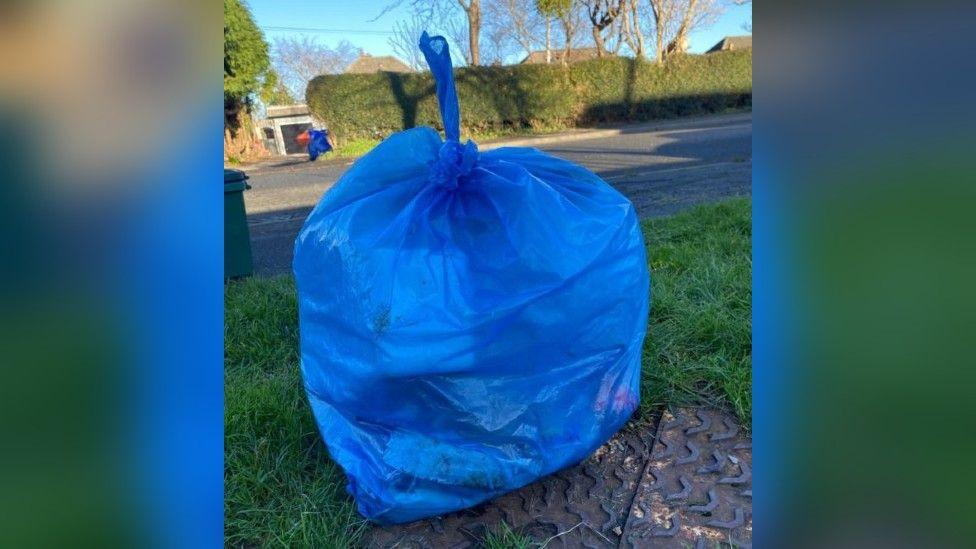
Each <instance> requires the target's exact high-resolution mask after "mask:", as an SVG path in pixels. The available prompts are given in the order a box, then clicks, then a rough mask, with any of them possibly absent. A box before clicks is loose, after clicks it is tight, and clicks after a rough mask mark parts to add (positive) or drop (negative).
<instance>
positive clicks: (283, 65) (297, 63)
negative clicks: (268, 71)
mask: <svg viewBox="0 0 976 549" xmlns="http://www.w3.org/2000/svg"><path fill="white" fill-rule="evenodd" d="M357 55H358V50H357V49H356V48H355V47H354V46H353V45H352V44H350V43H349V42H347V41H345V40H343V41H342V42H339V44H338V45H336V47H335V48H334V49H333V48H329V47H328V46H325V45H322V44H319V43H318V41H317V40H316V39H315V38H312V37H309V36H305V35H301V36H289V37H279V38H276V39H275V41H274V47H273V48H272V54H271V61H272V64H273V65H274V69H275V72H277V73H278V76H279V79H280V82H281V84H283V85H284V87H285V88H286V89H287V90H288V92H289V93H290V94H291V96H292V97H295V98H299V97H305V87H306V86H307V85H308V81H309V80H311V79H312V78H315V77H316V76H318V75H320V74H334V73H340V72H342V71H343V70H345V68H346V67H347V66H349V64H350V63H352V62H353V61H354V60H355V59H356V56H357Z"/></svg>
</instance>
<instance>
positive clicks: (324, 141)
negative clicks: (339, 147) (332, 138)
mask: <svg viewBox="0 0 976 549" xmlns="http://www.w3.org/2000/svg"><path fill="white" fill-rule="evenodd" d="M331 150H332V145H330V144H329V136H328V130H308V159H309V160H315V159H316V158H318V157H319V155H320V154H323V153H327V152H329V151H331Z"/></svg>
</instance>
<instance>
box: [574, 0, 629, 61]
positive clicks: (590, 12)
mask: <svg viewBox="0 0 976 549" xmlns="http://www.w3.org/2000/svg"><path fill="white" fill-rule="evenodd" d="M626 1H627V0H582V4H583V6H584V7H585V8H586V15H587V17H588V18H589V20H590V24H591V25H592V27H591V30H592V32H593V43H594V44H595V45H596V54H597V56H598V57H603V54H604V53H606V51H607V48H606V40H605V39H604V37H603V31H604V29H606V28H607V27H610V26H611V25H613V22H614V21H616V20H617V17H618V16H620V14H621V13H623V11H624V9H625V6H626Z"/></svg>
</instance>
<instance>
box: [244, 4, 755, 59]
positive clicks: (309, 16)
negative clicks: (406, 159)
mask: <svg viewBox="0 0 976 549" xmlns="http://www.w3.org/2000/svg"><path fill="white" fill-rule="evenodd" d="M249 4H250V5H251V10H252V12H253V13H254V18H255V20H257V23H258V25H259V26H261V27H262V30H264V33H265V36H266V37H267V38H268V41H269V42H271V41H273V40H274V37H275V36H282V35H289V34H308V35H311V36H314V37H316V38H317V39H318V41H319V43H321V44H325V45H328V46H330V47H331V46H335V44H336V43H338V42H339V41H341V40H348V41H349V42H350V43H352V44H353V45H354V46H357V47H359V48H362V49H363V50H365V51H366V52H367V53H371V54H373V55H392V54H393V50H392V48H390V46H389V44H388V43H387V38H388V35H387V34H382V33H388V32H389V31H390V30H392V28H393V24H394V23H395V22H396V21H397V20H399V19H406V18H407V17H408V16H407V9H406V8H405V7H400V8H397V9H394V10H392V11H390V12H389V13H387V14H385V15H384V16H382V17H380V18H379V19H377V20H376V21H370V19H373V18H375V17H376V16H377V15H379V14H380V12H382V11H383V8H384V7H385V6H386V5H388V4H389V0H361V1H344V2H343V1H327V0H249ZM404 4H405V5H409V0H406V1H405V2H404ZM751 21H752V5H751V4H747V5H745V6H728V7H727V8H726V10H725V13H724V14H723V15H722V17H721V18H720V19H719V20H718V21H717V22H716V23H715V24H714V25H712V26H711V27H709V28H707V29H702V30H699V31H697V32H695V33H692V35H691V44H690V50H691V52H692V53H701V52H703V51H705V50H707V49H708V48H710V47H712V46H713V45H715V43H716V42H718V41H719V40H721V39H722V37H724V36H728V35H739V34H748V33H747V32H746V31H745V30H743V29H742V24H743V23H746V22H751ZM267 27H293V28H306V29H342V30H348V31H352V32H337V33H331V32H330V33H324V32H306V31H300V30H273V29H269V28H267ZM432 31H436V29H432Z"/></svg>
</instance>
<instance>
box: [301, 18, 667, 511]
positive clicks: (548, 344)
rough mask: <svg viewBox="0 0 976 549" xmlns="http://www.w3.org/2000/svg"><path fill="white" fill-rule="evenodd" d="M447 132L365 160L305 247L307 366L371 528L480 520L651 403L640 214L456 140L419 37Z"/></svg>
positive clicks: (397, 138)
mask: <svg viewBox="0 0 976 549" xmlns="http://www.w3.org/2000/svg"><path fill="white" fill-rule="evenodd" d="M420 46H421V49H422V50H423V52H424V55H425V56H426V57H427V61H428V64H429V65H430V68H431V70H432V72H433V74H434V77H435V78H436V81H437V97H438V100H439V103H440V109H441V113H442V118H443V122H444V130H445V134H446V136H447V139H446V140H445V141H442V140H441V138H440V136H439V135H438V133H437V132H436V131H434V130H433V129H431V128H427V127H419V128H414V129H410V130H406V131H403V132H399V133H397V134H394V135H392V136H390V137H389V138H388V139H386V140H385V141H383V142H382V143H380V144H379V145H378V146H377V147H376V148H375V149H374V150H373V151H371V152H370V153H369V154H367V155H366V156H364V157H362V158H361V159H359V160H358V161H357V162H356V163H355V164H354V165H353V166H352V167H351V168H350V169H349V170H348V171H347V172H346V173H345V174H344V175H343V176H342V177H341V178H340V180H339V181H338V182H337V184H336V185H335V186H334V188H333V189H331V190H330V191H329V192H328V194H326V195H325V196H324V197H323V198H322V200H321V202H319V204H318V205H317V206H316V207H315V209H314V210H313V211H312V213H311V214H310V215H309V216H308V219H307V220H306V221H305V225H304V227H303V228H302V230H301V232H300V234H299V236H298V238H297V240H296V242H295V256H294V257H295V258H294V264H293V267H294V272H295V278H296V282H297V289H298V306H299V319H300V339H301V367H302V374H303V378H304V382H305V387H306V390H307V393H308V400H309V403H310V405H311V408H312V411H313V413H314V415H315V419H316V421H317V423H318V426H319V429H320V431H321V434H322V437H323V438H324V440H325V442H326V444H327V446H328V449H329V452H330V454H331V455H332V457H333V459H334V460H335V461H336V462H337V463H338V464H339V465H340V466H341V467H342V468H343V469H344V470H345V472H346V475H347V477H348V486H347V489H348V491H349V493H350V494H352V496H353V497H354V498H355V500H356V504H357V507H358V509H359V511H360V513H362V514H363V515H364V516H365V517H367V518H369V519H371V520H373V521H376V522H379V523H402V522H409V521H413V520H416V519H421V518H425V517H430V516H435V515H439V514H443V513H447V512H450V511H455V510H459V509H463V508H465V507H470V506H473V505H476V504H478V503H480V502H482V501H485V500H487V499H490V498H492V497H494V496H497V495H500V494H502V493H505V492H507V491H510V490H513V489H516V488H519V487H521V486H523V485H525V484H528V483H531V482H532V481H534V480H536V479H538V478H540V477H542V476H544V475H546V474H549V473H552V472H554V471H557V470H559V469H561V468H564V467H567V466H570V465H573V464H575V463H578V462H579V461H581V460H583V459H584V458H585V457H586V456H588V455H589V454H590V453H592V452H593V451H594V450H595V449H596V448H598V447H599V446H600V445H601V444H602V443H603V442H605V441H606V440H607V439H608V438H609V437H610V436H611V435H612V434H613V433H614V432H616V431H617V430H618V429H619V428H620V427H621V426H623V425H624V423H625V422H626V421H627V420H628V418H629V417H630V415H631V413H632V412H633V411H634V410H635V409H636V407H637V405H638V402H639V394H638V390H639V383H640V360H641V347H642V343H643V340H644V335H645V333H646V328H647V316H648V307H649V299H650V296H649V286H650V280H649V273H648V269H647V262H646V258H645V249H644V243H643V239H642V235H641V231H640V227H639V224H638V220H637V216H636V213H635V211H634V208H633V206H632V205H631V204H630V202H629V201H628V200H627V199H626V198H624V197H623V196H622V195H620V193H618V192H617V191H615V190H614V189H613V188H611V187H610V186H609V185H607V184H606V183H605V182H604V181H603V180H601V179H600V178H599V177H598V176H596V175H595V174H593V173H591V172H590V171H588V170H586V169H584V168H582V167H580V166H578V165H575V164H573V163H570V162H567V161H564V160H561V159H558V158H554V157H552V156H548V155H546V154H544V153H542V152H540V151H538V150H535V149H529V148H500V149H496V150H493V151H490V152H484V153H480V152H479V151H478V148H477V146H476V145H475V144H474V143H473V142H471V141H467V142H466V143H464V144H462V143H461V142H460V139H459V138H460V131H459V122H460V120H459V115H458V102H457V95H456V93H455V91H454V82H453V75H452V70H451V63H450V57H449V53H448V48H447V44H446V42H445V41H444V39H443V38H442V37H429V36H427V34H426V33H424V35H423V37H422V38H421V44H420Z"/></svg>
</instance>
